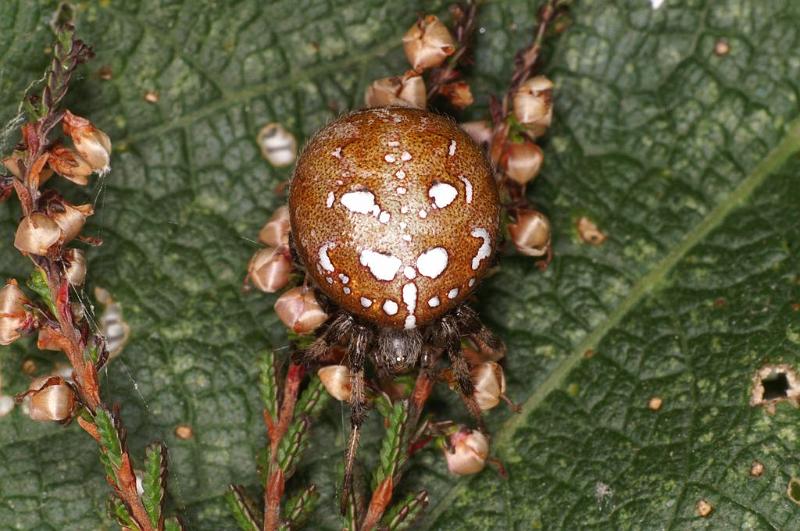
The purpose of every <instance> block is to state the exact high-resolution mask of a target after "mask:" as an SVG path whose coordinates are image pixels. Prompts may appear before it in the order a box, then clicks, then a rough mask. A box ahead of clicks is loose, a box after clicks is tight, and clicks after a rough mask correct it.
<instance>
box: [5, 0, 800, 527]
mask: <svg viewBox="0 0 800 531" xmlns="http://www.w3.org/2000/svg"><path fill="white" fill-rule="evenodd" d="M55 4H56V2H28V1H25V0H8V1H6V2H3V3H2V4H0V29H2V31H0V51H2V56H3V60H2V64H0V87H2V91H1V92H0V119H1V121H2V123H6V122H8V121H9V120H10V119H11V118H12V117H13V116H14V115H15V113H16V109H17V102H18V101H19V99H20V96H21V93H22V90H23V89H24V88H25V86H26V85H27V84H28V83H29V81H30V80H32V79H35V78H37V77H38V76H39V75H40V74H39V73H40V72H41V71H42V69H43V67H44V65H45V63H46V61H47V57H46V55H45V53H44V51H45V48H46V47H47V46H48V43H49V42H50V39H51V36H50V34H49V31H48V29H47V22H48V20H49V17H50V14H51V13H52V11H53V10H54V9H55ZM654 4H655V5H658V4H659V2H655V1H653V2H650V1H647V0H629V1H621V0H620V1H614V2H611V1H608V0H597V1H590V0H583V1H578V2H576V3H575V6H574V8H573V10H572V14H573V18H574V21H573V24H572V26H571V27H570V28H569V29H568V30H567V32H566V33H565V34H564V35H563V36H561V37H559V38H557V39H556V40H555V41H554V44H555V47H554V49H552V50H551V52H552V53H550V54H548V60H547V65H548V67H547V68H548V71H549V72H550V74H551V75H552V76H553V78H554V79H555V80H556V83H557V91H556V96H557V102H556V119H555V125H554V127H553V130H552V131H551V133H550V134H549V136H548V139H547V140H546V141H545V155H546V165H545V169H544V172H543V175H542V176H541V177H540V178H539V181H537V182H536V184H535V185H534V186H533V187H531V190H530V194H531V197H532V198H535V200H536V201H537V202H539V204H541V205H542V207H543V208H544V209H545V210H546V211H547V212H548V213H549V214H550V215H551V216H552V219H553V223H554V226H555V235H554V240H555V245H556V259H555V261H554V262H553V264H552V266H551V268H550V269H549V270H548V271H547V272H546V273H544V274H542V273H540V272H539V271H538V270H537V269H536V267H535V266H534V265H533V264H532V263H531V262H530V261H529V260H527V259H523V258H520V257H512V256H509V257H504V258H503V260H502V270H501V272H500V273H499V274H498V275H497V276H496V277H494V278H493V279H491V280H490V281H488V282H487V283H486V284H485V285H484V286H483V288H482V289H481V291H480V302H479V308H480V309H481V311H482V314H483V316H484V318H485V319H486V321H487V322H488V323H490V324H491V325H492V327H493V328H495V329H496V330H498V331H499V333H500V334H501V335H502V336H503V337H504V339H505V340H506V341H507V342H508V344H509V356H508V360H507V376H508V379H509V394H510V395H511V396H512V397H513V398H514V399H516V400H518V401H521V402H523V404H524V410H523V413H522V414H521V415H509V414H506V413H495V414H493V415H492V417H493V422H492V424H493V425H494V432H495V434H496V437H495V452H496V453H497V455H498V457H500V458H501V459H503V460H504V461H505V463H506V466H507V467H508V470H509V475H510V478H509V479H508V480H507V481H505V480H501V479H499V478H498V477H497V476H496V475H494V474H492V473H491V472H485V473H483V474H482V475H480V476H478V477H476V478H473V479H471V480H470V479H463V480H459V481H456V480H454V479H452V478H450V477H448V476H447V475H446V473H445V468H444V466H443V464H442V462H441V459H440V456H438V455H437V454H435V453H433V452H431V453H427V454H423V455H422V456H421V458H420V459H418V460H417V461H416V462H415V463H414V468H413V469H412V472H411V474H410V475H409V478H408V481H406V482H405V483H404V485H405V486H407V488H413V487H415V486H416V487H419V486H423V485H424V486H426V487H428V488H430V490H431V500H432V501H431V508H430V510H429V515H428V517H427V519H426V521H425V523H426V525H427V526H428V527H431V528H440V529H452V528H465V529H471V528H476V529H486V528H507V529H516V528H520V529H527V528H531V527H534V528H535V527H544V528H565V529H575V528H579V527H601V528H619V527H638V528H668V527H669V528H686V527H692V526H698V527H705V526H710V527H716V528H732V527H750V528H753V527H755V528H773V527H777V528H793V527H797V526H798V525H800V517H798V514H800V508H798V507H797V506H796V505H795V504H794V503H793V502H792V501H791V500H790V499H789V498H788V497H787V495H786V488H787V484H788V482H789V479H790V478H791V477H793V476H798V475H800V465H799V464H798V463H797V461H796V457H795V453H796V452H795V450H796V448H797V440H798V435H800V433H798V428H797V424H798V423H797V420H798V417H797V412H796V410H794V409H792V408H789V407H778V409H777V411H776V413H775V414H774V415H768V414H767V413H766V412H765V411H764V410H762V409H760V408H752V407H751V406H749V404H748V401H749V398H750V388H751V378H752V376H753V374H754V373H755V372H756V370H757V369H758V368H759V367H761V366H762V365H763V364H765V363H781V362H785V363H789V364H798V354H800V339H798V337H800V319H799V318H800V314H798V313H797V310H796V308H798V306H796V304H797V303H798V302H800V280H799V279H800V259H798V252H799V251H800V228H798V225H799V223H798V218H797V204H798V203H800V183H799V182H798V179H797V177H796V176H797V174H798V172H799V171H800V162H798V161H797V157H795V156H794V155H795V153H796V152H797V151H798V149H800V124H798V123H797V122H796V121H794V120H796V117H797V114H798V113H797V103H798V102H797V94H798V92H800V90H799V89H800V87H798V82H797V80H798V79H800V60H798V58H797V53H796V50H797V49H798V44H800V43H798V39H800V37H799V36H798V33H797V27H798V24H800V5H798V3H797V2H794V1H793V0H783V1H780V0H769V1H762V2H751V1H748V0H739V1H733V0H729V1H719V0H685V1H678V0H666V1H665V2H664V3H663V5H660V7H658V8H657V9H656V8H654ZM537 5H538V2H535V1H516V2H514V1H504V2H501V1H496V2H489V3H488V4H487V5H486V6H485V7H484V8H483V10H482V13H481V19H480V25H481V27H482V28H483V29H482V30H481V32H480V34H479V38H478V43H477V45H478V50H479V51H478V54H477V57H476V63H475V66H474V68H473V69H472V72H471V74H470V81H471V83H472V87H473V91H474V92H475V93H476V95H477V96H478V105H477V106H476V109H474V110H473V111H471V112H470V116H472V117H478V116H480V115H481V114H482V113H483V112H485V106H486V103H487V97H488V94H489V93H491V92H501V91H502V89H503V87H504V86H505V83H506V80H507V79H508V77H509V74H510V70H511V67H512V55H513V50H515V49H517V48H519V47H520V46H522V45H524V44H525V43H527V42H528V41H529V39H530V35H531V32H530V28H531V26H532V24H533V16H534V12H535V9H536V7H537ZM80 7H81V9H80V11H79V14H78V27H79V31H80V33H81V34H82V36H83V37H84V38H85V39H86V40H88V41H90V42H92V43H93V44H94V45H95V46H96V49H97V51H98V58H97V59H96V61H95V62H94V63H92V65H91V66H90V67H89V68H88V69H87V70H85V72H86V76H85V79H83V80H82V81H81V82H80V83H79V84H78V86H77V87H76V90H75V92H74V94H73V97H72V101H73V106H74V108H75V109H76V110H77V111H79V112H81V113H84V114H87V115H89V116H91V117H92V119H93V120H95V121H96V122H97V123H98V124H99V125H100V126H101V127H102V128H104V129H106V130H108V131H109V133H111V135H112V137H113V139H114V141H115V146H116V154H115V157H114V160H113V168H114V171H113V172H112V174H111V176H110V177H109V178H108V179H107V180H106V181H105V183H104V184H103V186H97V187H96V188H95V189H94V190H90V191H89V192H88V193H90V194H91V195H92V197H94V196H95V195H97V196H98V197H99V199H98V211H99V213H98V216H96V218H95V219H94V220H93V223H92V225H91V230H93V231H95V232H97V233H99V234H101V235H102V237H103V238H104V240H105V242H106V243H105V244H104V246H103V247H101V248H99V249H97V250H94V251H92V252H91V254H90V259H91V261H90V278H91V282H92V285H100V286H103V287H106V288H108V289H109V290H110V291H111V292H112V293H113V294H114V296H115V297H116V298H117V299H118V300H119V301H120V302H121V303H122V305H123V307H124V311H125V317H126V319H127V320H128V321H129V323H130V325H131V326H132V329H133V336H132V340H131V342H130V343H129V345H128V346H127V347H126V349H125V351H124V353H123V355H122V357H121V358H120V359H117V360H115V361H114V362H113V363H112V364H111V366H110V369H109V371H108V374H107V376H106V377H105V378H104V383H105V384H106V386H107V388H108V391H109V396H110V397H111V398H112V399H113V400H116V401H119V402H120V403H121V404H122V405H123V416H124V418H125V420H126V423H127V425H128V427H129V430H130V443H131V447H132V449H133V451H134V454H135V455H136V456H137V457H139V458H140V459H141V456H142V455H143V448H144V446H145V445H146V444H147V443H149V442H150V441H152V440H155V439H163V440H165V441H166V442H167V444H168V446H169V450H170V459H171V467H170V470H171V474H170V497H171V500H172V504H173V505H174V506H177V507H178V508H180V509H181V510H182V511H183V512H184V514H185V515H186V518H187V520H188V523H189V524H190V526H191V528H193V529H231V528H233V526H234V524H233V521H232V519H231V518H230V517H229V516H228V514H227V512H226V507H225V504H224V501H223V495H224V492H225V486H226V484H227V483H229V482H234V481H235V482H239V483H245V484H247V485H250V486H251V487H252V488H253V489H254V492H256V482H257V478H256V474H255V464H254V462H255V459H254V457H255V454H256V452H257V450H258V448H259V447H261V446H262V445H263V443H264V433H263V431H264V430H263V426H262V424H261V420H260V410H259V402H258V393H257V390H256V387H255V383H256V374H255V369H254V362H255V360H256V359H257V354H258V351H259V350H260V349H262V348H263V347H264V346H266V345H269V344H272V345H275V346H281V345H284V344H285V343H286V338H285V334H284V332H283V331H282V329H281V327H280V326H279V324H278V322H277V320H276V318H275V316H274V314H273V312H272V310H271V305H272V302H273V301H274V297H269V296H263V295H242V294H241V293H240V291H239V287H240V284H241V279H242V276H243V269H244V266H245V264H246V261H247V259H248V257H249V255H250V254H251V253H252V251H253V250H254V249H255V245H254V244H253V243H252V242H251V238H252V237H253V236H254V235H255V233H256V231H257V229H258V227H259V226H260V224H261V223H262V222H263V221H264V219H265V217H266V216H267V215H268V213H269V211H270V210H271V209H273V208H275V207H276V206H277V205H278V204H280V203H281V202H282V201H283V199H282V198H281V197H280V196H277V195H276V194H275V193H274V189H275V187H276V185H277V184H279V183H280V182H281V181H282V180H283V179H285V178H286V177H287V176H288V171H287V170H281V171H276V170H275V169H273V168H271V167H270V166H269V165H268V164H267V163H266V162H265V161H263V160H262V159H261V157H260V155H259V153H258V150H257V147H256V144H255V136H256V133H257V131H258V129H259V128H260V127H261V126H262V125H264V124H265V123H267V122H271V121H277V122H281V123H283V124H284V125H285V126H286V127H288V128H289V129H291V130H292V131H294V132H295V133H296V134H297V135H298V137H299V138H300V139H301V140H302V139H304V138H307V136H308V135H309V134H311V133H312V132H313V131H314V130H315V129H316V128H318V127H319V126H320V125H321V124H323V123H324V122H325V121H326V120H328V119H330V118H331V117H333V116H335V114H336V113H337V112H339V111H341V110H345V109H348V108H352V107H354V106H357V105H359V104H360V98H361V94H362V91H363V88H364V86H365V84H366V83H368V82H369V81H370V80H371V79H374V78H376V77H380V76H384V75H388V74H394V73H398V72H401V71H403V70H404V68H405V65H404V58H403V56H402V52H401V51H400V49H399V38H400V36H401V35H402V32H403V30H404V29H405V28H406V27H407V26H408V25H409V24H410V23H411V22H412V21H413V19H414V17H415V16H416V13H417V12H418V11H421V10H423V9H424V10H434V11H437V12H443V11H444V9H445V7H446V4H445V2H436V3H430V2H422V1H420V2H382V1H379V0H358V1H346V0H341V1H339V0H333V1H304V0H291V1H288V0H287V1H283V0H281V1H276V2H271V3H265V2H258V1H256V0H242V1H239V2H217V3H205V2H202V3H201V2H190V1H188V0H187V1H183V2H181V1H174V2H160V3H159V2H155V1H153V2H150V1H144V0H143V1H140V2H134V1H127V2H121V1H120V2H99V3H94V2H86V3H82V4H81V5H80ZM721 39H724V40H726V41H727V42H728V43H729V44H730V53H729V54H728V55H724V56H717V55H715V54H714V46H715V43H716V42H717V41H718V40H721ZM104 65H107V66H109V67H110V68H111V70H112V72H113V79H112V80H110V81H104V80H102V79H100V77H99V76H98V75H97V70H98V69H99V68H100V67H101V66H104ZM148 90H155V91H157V92H158V94H159V96H160V99H159V101H158V102H157V103H155V104H153V103H148V102H146V101H145V100H144V93H145V92H146V91H148ZM13 140H14V139H13V137H12V138H6V137H2V138H0V141H3V147H4V148H6V149H7V148H8V147H9V145H10V143H11V142H13ZM17 215H18V213H17V211H16V210H15V208H13V207H11V206H9V205H8V204H6V205H3V206H2V207H0V216H1V219H2V222H1V223H0V236H2V241H3V242H5V243H4V246H5V247H4V248H5V249H6V250H4V251H3V252H2V253H0V271H2V273H3V275H4V276H17V277H20V276H23V275H25V272H26V271H27V268H28V266H27V264H26V263H25V262H24V261H23V260H22V259H20V258H18V257H17V256H16V253H14V252H11V251H10V249H11V238H12V233H13V229H14V221H15V219H16V216H17ZM583 215H586V216H588V217H589V218H591V219H592V220H594V221H595V222H596V223H597V224H598V225H599V226H600V227H601V228H602V230H604V231H605V232H606V233H607V234H608V239H607V241H606V242H605V243H604V244H603V245H602V246H599V247H593V246H589V245H586V244H583V243H581V241H580V239H579V238H578V236H577V233H576V231H575V221H576V219H577V218H578V217H580V216H583ZM793 304H794V306H793ZM0 353H2V358H0V363H1V364H2V377H3V384H4V392H14V391H18V390H21V389H22V388H23V387H24V386H25V383H26V381H27V377H25V376H22V375H21V372H20V364H21V362H22V361H23V360H25V359H28V358H31V357H32V358H34V359H35V360H37V363H39V365H40V367H41V368H42V370H44V369H45V368H46V367H47V365H48V363H50V360H52V358H51V357H49V356H47V355H44V354H39V353H36V352H35V351H34V350H33V347H32V345H31V344H24V345H18V346H15V347H14V348H12V349H3V350H2V351H0ZM587 353H594V355H593V356H591V357H590V358H588V359H587V356H586V354H587ZM653 396H659V397H661V398H662V400H663V406H662V407H661V409H660V410H658V411H652V410H650V409H649V408H648V400H649V399H650V398H651V397H653ZM439 413H440V414H442V415H446V416H451V417H452V416H456V417H459V418H465V417H464V416H463V413H461V412H460V411H459V410H458V407H457V406H456V405H453V404H445V403H443V402H439ZM343 418H345V417H344V416H343V415H342V412H341V411H340V410H339V409H338V408H333V410H332V411H329V412H328V417H327V419H326V421H325V422H324V423H322V424H321V425H320V426H317V427H316V428H315V430H316V431H315V442H314V444H313V445H312V450H311V452H310V455H309V457H308V458H307V459H306V462H305V463H304V464H303V465H302V466H301V474H300V478H298V479H300V480H301V481H307V480H308V479H309V478H312V479H314V480H315V481H317V482H319V483H320V486H321V490H322V491H323V492H325V493H326V495H327V500H328V501H325V500H323V501H322V503H321V506H320V509H319V511H318V514H317V521H318V522H319V527H327V528H331V529H334V528H336V525H337V521H336V519H335V518H334V517H333V513H334V512H335V511H334V509H333V508H334V506H335V505H334V502H333V501H332V498H333V496H332V494H333V489H334V485H335V483H336V479H335V477H336V474H335V470H334V468H335V467H334V466H332V464H331V461H334V460H335V459H337V458H338V457H339V455H340V449H341V445H342V441H343V440H344V437H345V436H346V429H347V428H346V425H345V423H344V422H343V420H342V419H343ZM372 420H373V423H374V421H375V419H374V418H373V419H372ZM184 423H185V424H189V425H191V426H192V427H193V429H194V437H193V438H192V439H189V440H180V439H178V438H176V437H175V435H174V428H175V426H177V425H178V424H184ZM374 424H375V423H374ZM374 424H373V426H372V428H373V433H374V434H375V435H374V436H373V441H372V442H369V441H368V442H367V443H366V444H365V448H364V451H363V452H362V455H364V456H365V458H366V459H367V460H368V461H369V459H370V458H369V457H368V456H370V455H372V456H373V457H372V459H373V460H374V455H375V453H376V444H375V441H374V437H375V436H377V435H378V434H379V429H378V426H376V425H374ZM90 442H91V441H89V440H88V439H87V437H86V435H85V434H83V433H82V432H81V431H80V430H79V429H77V428H75V427H71V428H67V429H63V428H60V427H55V426H44V425H35V424H33V423H31V422H30V421H27V420H26V419H25V418H24V417H23V416H22V414H21V413H20V412H19V409H17V410H15V411H14V413H12V414H11V415H9V416H7V417H4V418H3V419H0V478H2V481H0V523H1V524H0V525H2V526H7V527H14V528H23V529H28V528H56V529H87V528H98V527H105V526H110V524H109V523H108V522H109V520H108V518H107V516H106V513H105V508H104V498H105V497H106V496H107V492H108V490H107V487H105V485H104V483H103V480H102V478H101V476H102V472H101V467H100V465H99V462H98V461H97V456H96V452H95V450H94V448H93V447H92V445H91V444H90ZM332 443H333V444H332ZM754 460H758V461H760V462H762V463H763V464H764V465H765V470H764V473H763V475H761V476H760V477H751V476H750V475H749V471H750V467H751V463H752V462H753V461H754ZM700 499H705V500H707V501H708V502H709V503H711V505H713V507H714V512H713V513H712V514H711V515H710V516H709V517H707V518H705V519H703V518H701V517H698V516H697V515H696V514H695V505H696V503H697V501H698V500H700Z"/></svg>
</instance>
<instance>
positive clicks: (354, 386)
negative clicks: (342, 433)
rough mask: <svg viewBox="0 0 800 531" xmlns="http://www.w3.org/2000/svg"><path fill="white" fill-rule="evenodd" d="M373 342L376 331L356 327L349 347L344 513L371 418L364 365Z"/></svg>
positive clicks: (342, 507) (343, 490) (359, 326)
mask: <svg viewBox="0 0 800 531" xmlns="http://www.w3.org/2000/svg"><path fill="white" fill-rule="evenodd" d="M372 342H373V334H372V332H371V331H370V330H369V329H368V328H367V327H365V326H362V325H359V324H356V325H353V330H352V333H351V336H350V344H349V345H348V348H347V358H348V362H347V364H348V366H349V368H350V440H349V442H348V443H347V450H346V453H345V465H344V481H343V482H342V497H341V511H342V514H345V513H346V509H347V499H348V496H349V495H350V492H351V490H352V488H353V465H354V463H355V459H356V452H357V450H358V443H359V439H360V438H361V425H362V424H363V423H364V419H365V418H366V417H367V398H366V393H365V385H364V366H365V365H366V362H367V353H368V351H369V349H370V347H371V344H372Z"/></svg>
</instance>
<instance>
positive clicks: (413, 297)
mask: <svg viewBox="0 0 800 531" xmlns="http://www.w3.org/2000/svg"><path fill="white" fill-rule="evenodd" d="M403 302H404V303H405V305H406V309H407V310H408V316H406V323H405V327H406V328H414V326H416V324H417V318H416V316H415V315H414V311H415V310H416V309H417V285H416V284H414V283H413V282H409V283H408V284H405V285H404V286H403Z"/></svg>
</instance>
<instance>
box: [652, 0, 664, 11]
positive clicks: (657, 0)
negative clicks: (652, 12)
mask: <svg viewBox="0 0 800 531" xmlns="http://www.w3.org/2000/svg"><path fill="white" fill-rule="evenodd" d="M650 5H651V6H653V9H658V8H659V7H661V6H663V5H664V0H650Z"/></svg>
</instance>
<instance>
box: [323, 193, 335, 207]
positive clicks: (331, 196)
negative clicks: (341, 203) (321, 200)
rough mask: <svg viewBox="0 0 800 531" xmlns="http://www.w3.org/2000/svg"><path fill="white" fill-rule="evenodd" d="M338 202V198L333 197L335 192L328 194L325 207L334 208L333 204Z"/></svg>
mask: <svg viewBox="0 0 800 531" xmlns="http://www.w3.org/2000/svg"><path fill="white" fill-rule="evenodd" d="M335 200H336V196H335V195H333V192H328V199H327V200H326V201H325V205H326V206H327V207H328V208H330V207H332V206H333V202H334V201H335Z"/></svg>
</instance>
